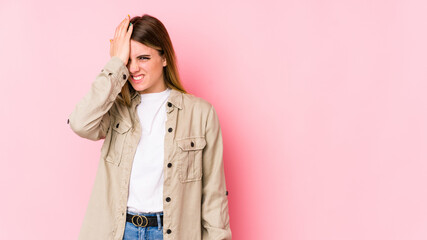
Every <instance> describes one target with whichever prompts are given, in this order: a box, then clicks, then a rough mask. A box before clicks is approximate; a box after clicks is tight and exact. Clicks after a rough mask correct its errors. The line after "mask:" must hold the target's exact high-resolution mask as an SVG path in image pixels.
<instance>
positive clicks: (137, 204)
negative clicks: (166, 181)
mask: <svg viewBox="0 0 427 240" xmlns="http://www.w3.org/2000/svg"><path fill="white" fill-rule="evenodd" d="M170 92H171V89H170V88H167V89H166V90H164V91H163V92H159V93H145V94H141V103H140V104H139V105H138V107H137V112H138V117H139V121H140V123H141V126H142V135H141V139H140V140H139V143H138V146H137V149H136V153H135V157H134V160H133V165H132V172H131V177H130V183H129V198H128V203H127V206H128V210H131V211H133V212H161V211H163V161H164V137H165V122H166V118H167V116H166V103H167V100H168V98H169V94H170Z"/></svg>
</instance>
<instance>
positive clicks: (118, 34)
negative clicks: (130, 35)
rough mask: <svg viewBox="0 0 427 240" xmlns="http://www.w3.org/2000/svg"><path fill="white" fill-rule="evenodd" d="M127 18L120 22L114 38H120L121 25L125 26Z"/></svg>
mask: <svg viewBox="0 0 427 240" xmlns="http://www.w3.org/2000/svg"><path fill="white" fill-rule="evenodd" d="M125 20H126V18H125V19H123V20H122V21H121V22H120V24H119V25H118V26H117V27H116V32H115V33H114V38H115V39H116V38H118V37H119V36H120V32H121V27H122V26H123V23H124V22H125Z"/></svg>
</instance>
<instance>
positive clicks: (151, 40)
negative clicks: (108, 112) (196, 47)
mask: <svg viewBox="0 0 427 240" xmlns="http://www.w3.org/2000/svg"><path fill="white" fill-rule="evenodd" d="M130 22H131V23H132V25H133V30H132V35H131V37H130V38H131V39H132V40H134V41H137V42H140V43H142V44H144V45H146V46H148V47H151V48H154V49H156V50H157V51H158V52H159V54H160V56H164V57H165V58H166V62H167V65H166V66H165V67H163V78H164V81H165V85H166V87H169V88H173V89H176V90H178V91H180V92H183V93H187V91H185V89H184V87H183V86H182V84H181V81H180V77H179V73H178V68H177V60H176V57H175V50H174V49H173V45H172V41H171V39H170V37H169V34H168V31H167V30H166V28H165V26H164V25H163V23H162V22H160V20H159V19H157V18H155V17H153V16H150V15H148V14H144V15H143V16H142V17H140V16H136V17H133V18H132V19H131V20H130ZM128 28H129V27H128ZM135 92H136V90H135V89H134V88H133V87H132V85H131V84H130V83H129V80H128V81H126V83H125V84H124V85H123V87H122V90H121V92H120V93H119V96H120V97H118V100H119V101H120V102H122V103H123V104H126V105H127V106H128V107H130V106H131V96H132V95H133V94H134V93H135Z"/></svg>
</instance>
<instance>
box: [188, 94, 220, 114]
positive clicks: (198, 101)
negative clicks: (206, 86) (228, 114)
mask: <svg viewBox="0 0 427 240" xmlns="http://www.w3.org/2000/svg"><path fill="white" fill-rule="evenodd" d="M182 101H183V105H184V108H189V109H193V110H194V109H197V110H200V111H202V112H205V113H208V112H209V111H211V108H213V105H212V104H211V103H210V102H209V101H207V100H205V99H203V98H201V97H198V96H195V95H193V94H190V93H182Z"/></svg>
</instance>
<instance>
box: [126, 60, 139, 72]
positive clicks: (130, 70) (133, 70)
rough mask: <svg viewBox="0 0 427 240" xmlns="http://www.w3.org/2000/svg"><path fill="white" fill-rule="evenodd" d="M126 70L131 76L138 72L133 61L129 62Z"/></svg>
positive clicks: (136, 65)
mask: <svg viewBox="0 0 427 240" xmlns="http://www.w3.org/2000/svg"><path fill="white" fill-rule="evenodd" d="M128 68H129V72H130V73H131V74H134V73H136V72H138V71H139V67H138V64H136V62H134V61H130V63H129V66H128Z"/></svg>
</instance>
